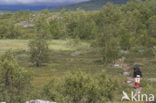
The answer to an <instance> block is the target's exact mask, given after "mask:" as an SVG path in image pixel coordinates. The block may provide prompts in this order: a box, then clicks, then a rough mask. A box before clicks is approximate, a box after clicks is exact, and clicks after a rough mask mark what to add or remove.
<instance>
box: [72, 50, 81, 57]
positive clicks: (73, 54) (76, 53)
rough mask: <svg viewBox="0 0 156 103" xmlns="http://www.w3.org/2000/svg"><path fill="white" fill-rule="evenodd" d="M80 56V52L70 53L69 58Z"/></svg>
mask: <svg viewBox="0 0 156 103" xmlns="http://www.w3.org/2000/svg"><path fill="white" fill-rule="evenodd" d="M80 54H81V52H80V51H76V52H74V53H72V54H71V56H77V55H80Z"/></svg>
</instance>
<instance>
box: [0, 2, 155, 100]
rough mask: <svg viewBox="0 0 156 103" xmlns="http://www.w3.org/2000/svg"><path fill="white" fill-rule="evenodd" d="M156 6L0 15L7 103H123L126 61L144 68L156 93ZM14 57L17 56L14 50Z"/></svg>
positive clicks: (2, 87) (1, 95) (0, 80)
mask: <svg viewBox="0 0 156 103" xmlns="http://www.w3.org/2000/svg"><path fill="white" fill-rule="evenodd" d="M155 7H156V1H155V0H147V1H141V0H132V1H129V2H128V3H126V4H123V5H114V4H112V3H107V4H106V5H104V7H103V8H101V9H100V10H96V11H85V10H82V9H77V10H75V11H66V10H64V9H63V10H61V11H60V12H50V11H49V10H41V11H33V12H30V11H18V12H13V13H12V12H5V13H3V15H1V16H0V39H1V40H0V101H6V102H7V103H23V101H26V100H32V99H38V98H39V99H43V100H49V101H56V102H58V103H105V102H108V101H109V102H110V101H120V100H121V96H122V90H125V91H126V92H129V93H130V91H132V90H133V88H131V87H128V86H127V85H125V84H124V82H125V80H126V78H125V77H124V76H123V68H120V67H114V66H113V64H115V63H116V62H118V64H120V63H121V62H120V58H122V57H124V58H125V61H124V62H125V63H127V64H130V65H131V66H133V64H134V63H138V64H140V65H141V70H142V72H143V78H144V79H143V80H142V83H141V84H142V87H143V89H142V92H144V93H150V94H151V93H153V94H156V90H155V87H156V82H154V81H151V78H153V79H152V80H154V79H156V8H155ZM8 50H9V51H8Z"/></svg>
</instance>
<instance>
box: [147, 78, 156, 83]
mask: <svg viewBox="0 0 156 103" xmlns="http://www.w3.org/2000/svg"><path fill="white" fill-rule="evenodd" d="M148 80H149V81H152V82H156V78H150V79H148Z"/></svg>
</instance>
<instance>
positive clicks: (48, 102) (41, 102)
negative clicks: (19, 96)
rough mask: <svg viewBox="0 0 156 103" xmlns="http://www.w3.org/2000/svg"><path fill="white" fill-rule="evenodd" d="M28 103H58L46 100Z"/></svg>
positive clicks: (29, 102) (28, 102)
mask: <svg viewBox="0 0 156 103" xmlns="http://www.w3.org/2000/svg"><path fill="white" fill-rule="evenodd" d="M26 103H56V102H50V101H45V100H30V101H27V102H26Z"/></svg>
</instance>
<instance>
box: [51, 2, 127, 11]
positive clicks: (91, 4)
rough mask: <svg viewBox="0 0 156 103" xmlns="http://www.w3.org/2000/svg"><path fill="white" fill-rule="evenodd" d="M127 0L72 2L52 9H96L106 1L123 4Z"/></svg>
mask: <svg viewBox="0 0 156 103" xmlns="http://www.w3.org/2000/svg"><path fill="white" fill-rule="evenodd" d="M127 1H129V0H91V1H87V2H82V3H78V4H72V5H67V6H62V7H59V8H54V9H52V11H60V10H61V9H63V8H65V9H66V10H76V9H77V8H81V9H84V10H98V9H100V8H102V7H103V5H105V4H106V3H108V2H112V3H114V4H124V3H126V2H127Z"/></svg>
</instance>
